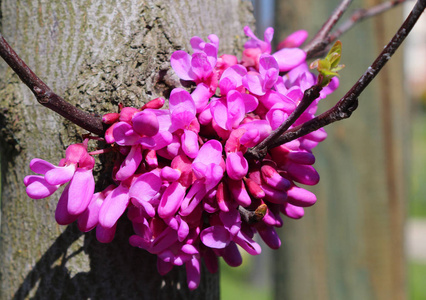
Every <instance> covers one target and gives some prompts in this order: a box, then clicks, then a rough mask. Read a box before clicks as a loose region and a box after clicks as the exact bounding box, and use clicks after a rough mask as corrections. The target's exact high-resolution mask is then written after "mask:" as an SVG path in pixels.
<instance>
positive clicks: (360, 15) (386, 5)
mask: <svg viewBox="0 0 426 300" xmlns="http://www.w3.org/2000/svg"><path fill="white" fill-rule="evenodd" d="M407 1H410V0H393V1H388V2H383V3H380V4H378V5H375V6H373V7H370V8H361V9H357V10H355V11H354V12H353V14H352V15H351V16H350V17H349V18H348V19H347V20H346V21H345V22H344V23H343V24H342V25H341V26H339V28H337V29H336V30H335V31H334V32H333V33H332V34H330V43H333V42H334V41H335V40H337V39H338V38H339V37H340V36H341V35H342V34H344V33H345V32H346V31H348V30H349V29H351V28H352V27H353V26H354V25H355V24H357V23H359V22H361V21H363V20H365V19H367V18H371V17H374V16H376V15H378V14H381V13H384V12H385V11H388V10H389V9H391V8H393V7H395V6H397V5H399V4H401V3H404V2H407Z"/></svg>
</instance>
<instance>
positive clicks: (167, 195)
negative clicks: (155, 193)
mask: <svg viewBox="0 0 426 300" xmlns="http://www.w3.org/2000/svg"><path fill="white" fill-rule="evenodd" d="M185 192H186V188H185V187H184V186H182V185H181V184H180V183H179V182H177V181H175V182H173V183H172V184H171V185H169V186H168V187H167V189H166V190H165V191H164V194H163V196H162V197H161V201H160V205H159V206H158V215H159V216H160V217H161V218H167V217H170V216H173V215H174V214H175V213H176V212H177V211H178V209H179V207H180V205H181V203H182V201H183V197H184V196H185Z"/></svg>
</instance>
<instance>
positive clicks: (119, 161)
mask: <svg viewBox="0 0 426 300" xmlns="http://www.w3.org/2000/svg"><path fill="white" fill-rule="evenodd" d="M244 30H245V33H246V35H247V36H248V37H249V40H248V41H247V43H246V44H245V50H244V52H243V54H242V59H241V60H240V61H238V59H237V57H235V56H233V55H227V54H225V55H222V56H220V57H218V55H217V54H218V46H219V39H218V37H217V36H215V35H210V36H209V37H208V38H209V42H205V41H203V40H202V39H201V38H199V37H194V38H192V39H191V46H192V48H193V50H194V53H193V54H192V55H190V54H188V53H187V52H185V51H176V52H174V53H173V55H172V57H171V66H172V68H173V70H174V71H175V72H176V74H177V75H178V76H179V77H180V79H182V80H184V81H191V82H194V83H195V85H194V88H193V89H192V90H191V92H188V91H187V90H184V89H182V88H175V89H174V90H173V91H172V92H171V94H170V98H169V102H168V103H169V105H168V109H162V107H163V105H164V102H165V101H164V100H163V99H161V98H157V99H154V100H152V101H150V102H148V103H147V104H146V105H145V106H144V107H142V108H141V109H136V108H132V107H124V108H122V107H121V110H120V112H119V113H111V114H107V115H105V116H104V117H103V121H104V122H105V123H107V124H111V126H110V127H109V129H108V130H107V131H106V133H105V141H106V142H107V143H109V144H112V145H113V147H112V149H114V150H115V151H116V160H115V166H114V168H113V173H112V180H113V182H114V184H112V185H110V186H108V187H107V188H106V189H105V190H103V191H101V192H98V193H94V189H95V182H94V179H93V175H92V169H93V166H94V163H95V162H94V159H93V157H92V156H91V155H93V154H96V153H97V152H94V153H88V151H87V140H86V141H85V142H83V144H75V145H71V146H69V147H68V149H67V151H66V157H65V159H63V160H61V162H60V163H59V166H54V165H52V164H50V163H48V162H46V161H44V160H41V159H38V158H36V159H33V160H32V161H31V164H30V168H31V170H32V171H34V172H36V173H39V174H41V175H30V176H27V177H26V178H25V185H26V186H27V193H28V195H29V196H30V197H31V198H33V199H40V198H44V197H47V196H50V195H51V194H52V193H53V192H55V191H56V190H57V189H58V187H59V186H60V185H63V184H65V183H67V182H69V184H68V185H67V186H66V188H65V189H64V191H63V193H62V196H61V197H60V199H59V202H58V205H57V209H56V214H55V217H56V221H57V222H58V223H59V224H62V225H65V224H70V223H72V222H74V221H76V220H77V223H78V227H79V228H80V230H82V231H84V232H86V231H89V230H92V229H93V228H96V236H97V239H98V240H99V241H100V242H104V243H107V242H110V241H111V240H112V239H113V237H114V234H115V228H116V226H117V221H118V219H119V218H120V217H121V216H122V215H123V214H124V213H125V212H126V211H127V218H128V219H129V220H130V221H131V222H132V224H133V228H134V232H135V234H134V235H132V236H131V237H130V238H129V241H130V244H131V245H133V246H135V247H139V248H142V249H145V250H147V251H149V252H150V253H153V254H157V256H158V270H159V272H160V273H161V274H166V273H167V272H169V271H170V270H171V269H172V267H173V266H180V265H185V267H186V270H187V281H188V286H189V288H190V289H195V288H196V287H197V286H198V284H199V281H200V260H201V258H203V259H204V261H205V263H206V265H207V267H208V269H209V270H210V271H211V272H215V271H216V270H217V268H218V257H222V258H223V259H224V260H225V261H226V262H227V263H228V264H229V265H231V266H238V265H240V264H241V263H242V257H241V255H240V252H239V248H238V247H237V245H238V246H240V247H241V248H242V249H244V250H245V251H247V252H248V253H250V254H252V255H257V254H260V252H261V248H260V246H259V244H258V243H257V242H255V241H254V240H253V237H254V235H255V234H256V233H258V234H259V235H260V237H261V238H262V239H263V241H264V242H265V243H266V244H267V245H268V246H269V247H271V248H273V249H276V248H278V247H280V243H281V242H280V239H279V237H278V235H277V233H276V231H275V227H280V226H282V224H283V221H282V219H281V216H280V214H281V213H282V214H284V215H286V216H288V217H290V218H295V219H297V218H301V217H302V216H303V214H304V207H307V206H311V205H313V204H314V203H315V202H316V197H315V195H314V194H313V193H311V192H309V191H307V190H305V189H304V188H302V187H299V186H298V184H304V185H314V184H316V183H317V182H318V181H319V175H318V173H317V172H316V170H315V169H314V167H313V166H312V164H313V163H314V162H315V158H314V156H313V154H312V148H314V147H315V146H316V145H317V144H318V142H320V141H322V140H324V139H325V138H326V133H325V131H324V130H323V129H320V130H317V131H315V132H312V133H310V134H308V135H306V136H304V137H302V138H299V139H297V140H294V141H292V142H289V143H287V144H284V145H281V146H279V147H276V148H274V149H272V150H270V151H269V152H268V154H267V156H266V157H265V158H264V159H263V160H261V161H254V160H251V161H248V160H247V159H246V157H245V156H244V155H245V153H246V151H247V149H248V148H250V147H253V146H256V145H257V144H258V143H259V142H261V141H262V140H263V139H265V137H267V136H268V135H269V134H270V133H271V131H273V130H274V129H276V128H277V127H278V126H279V125H280V124H281V123H282V122H283V121H284V120H285V119H286V118H287V117H288V116H289V115H290V114H291V113H292V112H293V111H294V109H295V108H296V106H297V105H298V103H299V102H300V100H301V99H302V97H303V92H304V90H305V89H307V88H310V87H311V86H312V85H314V84H315V83H316V77H315V76H314V75H313V74H312V73H310V72H309V71H308V68H307V65H306V63H305V58H306V54H305V52H304V51H302V50H301V49H299V48H297V47H298V46H300V45H301V44H302V43H303V41H304V40H305V39H306V36H307V34H306V32H305V31H298V32H296V33H294V34H292V35H290V36H289V37H288V38H287V39H286V40H284V41H283V42H282V43H281V44H280V49H281V50H279V51H277V52H275V53H272V54H271V40H272V35H273V29H272V28H268V29H267V30H266V31H265V37H264V40H260V39H258V38H257V37H256V36H254V34H253V32H252V31H251V30H250V29H249V28H248V27H246V28H245V29H244ZM280 72H285V75H284V76H281V75H280ZM337 85H338V82H337V79H333V80H332V82H331V83H330V84H329V85H328V86H327V87H325V88H324V89H323V90H322V91H321V96H320V98H324V97H325V96H326V95H327V94H329V93H331V92H332V91H333V90H334V89H335V88H337ZM318 100H319V99H318ZM318 100H316V101H314V103H313V104H312V105H311V106H310V107H309V108H308V109H307V110H306V111H305V112H304V113H303V114H302V115H301V116H300V118H299V119H298V120H297V121H296V123H295V124H294V125H298V124H302V123H304V122H306V121H308V120H310V119H312V118H313V117H314V114H315V111H316V106H317V102H318Z"/></svg>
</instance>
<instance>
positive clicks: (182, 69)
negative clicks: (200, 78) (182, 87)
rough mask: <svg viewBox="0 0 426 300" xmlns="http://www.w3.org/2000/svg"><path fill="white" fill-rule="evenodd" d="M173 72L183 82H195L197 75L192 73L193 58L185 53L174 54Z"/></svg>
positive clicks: (172, 61) (172, 57)
mask: <svg viewBox="0 0 426 300" xmlns="http://www.w3.org/2000/svg"><path fill="white" fill-rule="evenodd" d="M170 64H171V65H172V68H173V70H174V71H175V72H176V74H177V75H178V76H179V78H181V79H183V80H194V79H195V74H193V73H192V72H191V56H190V55H189V54H188V53H186V52H185V51H182V50H179V51H175V52H173V54H172V56H171V58H170Z"/></svg>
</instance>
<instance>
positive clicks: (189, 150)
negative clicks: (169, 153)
mask: <svg viewBox="0 0 426 300" xmlns="http://www.w3.org/2000/svg"><path fill="white" fill-rule="evenodd" d="M198 149H199V145H198V134H196V133H195V132H193V131H191V130H184V132H183V134H182V150H183V152H184V153H185V154H186V155H187V156H188V157H189V158H195V157H197V154H198Z"/></svg>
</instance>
